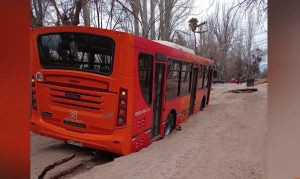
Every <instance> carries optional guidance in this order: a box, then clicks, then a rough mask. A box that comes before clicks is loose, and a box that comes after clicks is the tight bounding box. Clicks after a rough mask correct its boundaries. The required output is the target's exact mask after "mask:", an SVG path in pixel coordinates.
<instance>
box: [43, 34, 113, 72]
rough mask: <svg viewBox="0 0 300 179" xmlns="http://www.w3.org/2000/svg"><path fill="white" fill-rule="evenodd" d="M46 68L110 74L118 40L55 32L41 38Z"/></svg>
mask: <svg viewBox="0 0 300 179" xmlns="http://www.w3.org/2000/svg"><path fill="white" fill-rule="evenodd" d="M38 48H39V55H40V62H41V65H42V67H43V68H52V69H53V68H62V69H72V70H82V71H89V72H94V73H99V74H103V75H109V74H111V72H112V68H113V56H114V41H113V40H112V39H111V38H108V37H103V36H98V35H90V34H83V33H55V34H45V35H41V36H39V37H38Z"/></svg>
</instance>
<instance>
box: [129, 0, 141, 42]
mask: <svg viewBox="0 0 300 179" xmlns="http://www.w3.org/2000/svg"><path fill="white" fill-rule="evenodd" d="M130 5H131V8H132V15H133V16H134V20H133V22H134V34H135V35H137V36H139V35H140V27H139V25H140V24H139V20H138V17H139V7H138V0H132V1H131V2H130Z"/></svg>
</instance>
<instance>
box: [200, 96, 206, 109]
mask: <svg viewBox="0 0 300 179" xmlns="http://www.w3.org/2000/svg"><path fill="white" fill-rule="evenodd" d="M205 101H206V100H205V96H204V97H203V98H202V102H201V107H200V111H203V110H204V108H205Z"/></svg>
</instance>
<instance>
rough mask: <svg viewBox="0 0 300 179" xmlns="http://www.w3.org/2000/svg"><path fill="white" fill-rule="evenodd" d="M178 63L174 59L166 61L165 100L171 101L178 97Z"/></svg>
mask: <svg viewBox="0 0 300 179" xmlns="http://www.w3.org/2000/svg"><path fill="white" fill-rule="evenodd" d="M180 68H181V67H180V62H179V61H176V60H174V59H168V68H167V82H166V83H167V84H166V98H167V99H172V98H176V97H177V96H178V89H179V76H180V75H179V74H180Z"/></svg>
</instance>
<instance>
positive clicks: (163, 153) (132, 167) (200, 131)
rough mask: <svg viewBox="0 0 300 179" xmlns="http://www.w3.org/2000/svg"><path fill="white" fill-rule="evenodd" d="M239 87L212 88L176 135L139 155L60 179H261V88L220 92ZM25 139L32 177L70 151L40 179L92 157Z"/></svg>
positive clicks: (263, 120)
mask: <svg viewBox="0 0 300 179" xmlns="http://www.w3.org/2000/svg"><path fill="white" fill-rule="evenodd" d="M241 87H244V85H239V86H238V85H233V84H218V85H214V86H213V91H212V97H211V102H210V105H209V106H208V107H207V108H206V109H205V111H204V112H200V113H198V114H195V115H193V116H191V117H190V118H189V119H188V120H187V121H186V122H185V123H184V124H182V130H181V131H174V133H172V135H170V136H168V137H165V138H164V139H163V140H160V141H157V142H154V143H153V144H152V145H151V146H149V147H148V148H145V149H143V150H141V151H140V152H137V153H133V154H130V155H128V156H123V157H119V158H116V159H114V160H113V161H112V159H111V160H110V159H109V160H106V161H102V162H99V161H101V160H97V161H98V163H90V167H93V166H94V167H93V168H91V169H89V170H87V168H88V167H85V168H84V170H82V171H81V170H75V171H76V173H72V174H71V175H66V176H65V178H70V177H71V176H72V177H74V178H80V179H81V178H118V179H119V178H197V179H199V178H203V179H218V178H220V179H221V178H222V179H234V178H238V179H239V178H243V179H248V178H249V179H254V178H255V179H256V178H257V179H260V178H263V179H264V178H266V171H265V170H266V160H265V156H266V149H265V148H266V131H267V84H261V85H257V86H255V87H256V88H258V91H257V92H254V93H226V91H228V90H232V89H237V88H241ZM31 137H32V144H31V147H32V150H31V166H32V167H31V171H32V174H31V176H32V177H33V178H36V176H38V174H39V173H40V172H41V170H42V168H43V167H45V166H46V165H47V164H49V163H52V162H53V161H55V160H57V159H59V158H63V157H65V156H68V155H70V154H73V153H76V154H77V155H76V157H77V159H76V160H77V161H76V160H75V159H71V160H70V161H68V162H66V163H65V164H62V165H61V166H59V168H60V169H58V168H55V169H53V170H51V171H49V173H47V175H46V178H47V177H50V178H51V177H53V176H56V177H57V172H58V173H59V172H61V171H62V170H64V168H68V166H67V167H66V166H65V165H67V163H72V162H73V163H76V164H77V165H78V163H80V162H83V163H84V162H85V161H89V160H92V159H93V156H92V155H91V151H88V150H85V149H79V148H76V147H71V146H68V145H65V144H63V143H61V142H58V141H55V140H52V139H47V138H44V137H39V136H36V135H34V134H33V135H32V136H31ZM87 163H88V162H87ZM73 165H75V164H73ZM95 165H96V166H95ZM85 166H86V165H85ZM79 169H80V167H79ZM71 171H73V170H71ZM82 172H83V173H82Z"/></svg>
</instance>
